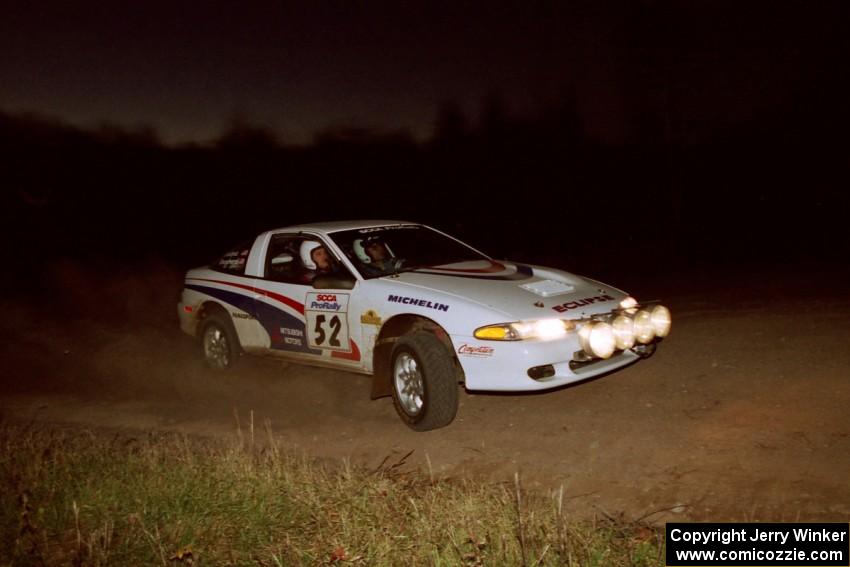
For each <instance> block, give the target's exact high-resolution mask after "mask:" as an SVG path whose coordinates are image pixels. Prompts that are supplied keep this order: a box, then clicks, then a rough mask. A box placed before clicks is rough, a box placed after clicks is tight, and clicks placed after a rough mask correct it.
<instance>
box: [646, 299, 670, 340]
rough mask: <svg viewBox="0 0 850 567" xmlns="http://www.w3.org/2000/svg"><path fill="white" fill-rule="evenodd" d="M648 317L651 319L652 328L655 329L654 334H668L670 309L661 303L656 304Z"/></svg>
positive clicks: (659, 335)
mask: <svg viewBox="0 0 850 567" xmlns="http://www.w3.org/2000/svg"><path fill="white" fill-rule="evenodd" d="M649 319H650V321H652V328H653V329H654V330H655V336H656V337H661V338H664V337H666V336H667V335H669V334H670V325H671V323H672V320H671V319H670V310H669V309H667V308H666V307H664V306H663V305H656V306H655V307H654V308H653V309H652V312H651V313H650V314H649Z"/></svg>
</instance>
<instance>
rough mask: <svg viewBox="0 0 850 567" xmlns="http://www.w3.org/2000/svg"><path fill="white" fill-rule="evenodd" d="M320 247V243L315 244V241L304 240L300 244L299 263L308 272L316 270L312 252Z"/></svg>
mask: <svg viewBox="0 0 850 567" xmlns="http://www.w3.org/2000/svg"><path fill="white" fill-rule="evenodd" d="M320 246H322V243H321V242H316V241H315V240H305V241H304V242H302V243H301V248H300V250H299V255H300V256H301V263H302V264H304V267H305V268H307V269H308V270H316V269H318V268H317V266H316V262H314V261H313V250H315V249H316V248H319V247H320Z"/></svg>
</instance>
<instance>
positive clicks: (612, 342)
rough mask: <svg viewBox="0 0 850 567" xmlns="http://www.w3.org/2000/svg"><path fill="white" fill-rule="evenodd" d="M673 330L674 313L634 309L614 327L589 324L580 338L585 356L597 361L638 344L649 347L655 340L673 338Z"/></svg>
mask: <svg viewBox="0 0 850 567" xmlns="http://www.w3.org/2000/svg"><path fill="white" fill-rule="evenodd" d="M670 326H671V317H670V310H669V309H667V308H666V307H664V306H663V305H656V306H655V307H653V308H651V309H649V308H647V309H640V310H635V309H631V308H630V311H629V312H627V313H621V314H619V315H617V316H616V317H615V318H614V320H613V321H611V322H610V323H607V322H603V321H589V322H588V323H586V324H585V325H584V326H582V327H581V328H580V329H579V331H578V336H579V342H580V343H581V348H582V349H583V350H584V352H585V353H587V354H589V355H590V356H593V357H596V358H610V357H611V356H612V355H613V354H614V352H615V351H617V350H629V349H631V348H634V347H635V345H636V343H637V344H640V345H648V344H650V343H651V342H652V341H653V340H654V339H655V338H659V339H662V338H664V337H666V336H667V335H669V334H670ZM641 348H644V347H641Z"/></svg>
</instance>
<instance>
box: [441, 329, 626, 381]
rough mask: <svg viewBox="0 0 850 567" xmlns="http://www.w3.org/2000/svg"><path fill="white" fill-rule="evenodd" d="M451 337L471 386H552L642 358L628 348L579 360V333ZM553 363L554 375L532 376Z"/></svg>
mask: <svg viewBox="0 0 850 567" xmlns="http://www.w3.org/2000/svg"><path fill="white" fill-rule="evenodd" d="M451 339H452V342H453V344H454V348H455V352H456V353H457V356H458V360H459V361H460V364H461V366H462V367H463V371H464V375H465V377H466V388H467V389H469V390H490V391H505V392H521V391H534V390H548V389H551V388H557V387H559V386H564V385H566V384H572V383H573V382H579V381H581V380H586V379H588V378H592V377H594V376H598V375H600V374H605V373H607V372H611V371H613V370H616V369H618V368H622V367H624V366H628V365H629V364H632V363H633V362H636V361H638V360H640V358H641V356H640V355H639V354H637V353H636V352H634V351H632V350H626V351H617V352H616V353H615V354H614V355H613V356H612V357H611V358H607V359H595V360H592V361H590V362H588V363H584V364H575V361H574V357H573V354H574V353H575V352H577V351H580V350H581V345H580V344H579V340H578V336H577V334H576V333H571V334H570V335H569V336H568V337H566V338H564V339H561V340H555V341H539V340H528V341H481V340H478V339H475V338H474V337H466V336H459V335H455V336H452V337H451ZM571 363H572V364H571ZM550 365H551V369H552V370H554V373H553V374H552V375H551V376H546V377H542V378H538V379H535V378H532V377H531V376H529V370H530V369H536V368H540V367H548V366H550ZM533 373H534V372H532V374H533Z"/></svg>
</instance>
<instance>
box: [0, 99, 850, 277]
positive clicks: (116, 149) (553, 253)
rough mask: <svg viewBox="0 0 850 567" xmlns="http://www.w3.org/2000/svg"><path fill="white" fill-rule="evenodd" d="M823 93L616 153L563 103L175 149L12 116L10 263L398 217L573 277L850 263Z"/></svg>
mask: <svg viewBox="0 0 850 567" xmlns="http://www.w3.org/2000/svg"><path fill="white" fill-rule="evenodd" d="M818 92H822V91H818ZM818 96H819V97H820V98H814V97H808V98H805V97H798V98H797V99H796V100H795V101H794V103H793V104H792V105H791V106H790V107H787V108H784V109H782V112H781V113H774V114H772V115H763V116H760V117H759V118H758V119H755V120H753V121H751V122H749V123H745V124H740V125H738V126H737V127H735V128H732V129H727V130H724V131H714V132H712V133H711V135H710V136H705V137H702V138H700V139H697V140H693V139H686V138H685V137H684V136H682V135H681V132H682V128H684V126H683V125H682V124H681V123H677V118H676V117H677V113H676V111H675V108H674V109H672V111H671V108H669V107H667V108H664V109H662V112H661V114H659V116H658V117H657V118H658V119H657V120H654V121H650V122H651V123H652V124H654V126H652V127H649V128H644V129H641V128H638V129H637V131H638V133H639V134H638V135H637V136H635V137H633V139H630V140H627V141H625V142H622V143H618V144H613V143H603V142H599V141H594V140H592V139H590V138H588V137H587V136H586V135H585V134H584V133H583V132H582V130H581V126H580V118H581V117H580V116H579V115H578V112H577V110H576V105H575V103H574V101H572V100H571V99H570V98H569V97H566V98H565V99H564V101H562V103H561V104H560V105H556V106H554V107H551V108H547V109H545V110H544V111H542V112H540V113H538V114H537V115H535V116H525V117H522V118H519V117H512V116H509V115H508V114H507V113H506V112H504V110H503V108H502V106H501V105H500V102H499V99H498V97H497V96H493V97H491V98H489V99H487V100H486V101H485V103H484V105H483V108H482V112H481V118H480V120H478V121H475V122H474V123H473V121H471V120H470V119H469V118H468V117H467V116H465V115H464V113H463V111H461V110H460V108H459V107H458V106H456V105H454V104H451V103H447V104H444V105H443V106H442V107H441V108H440V110H439V112H438V114H437V117H436V120H435V127H434V134H433V136H432V138H431V139H429V140H427V141H425V142H422V141H416V140H414V139H413V138H412V137H411V136H410V135H409V134H408V133H406V132H405V131H403V130H399V131H397V132H389V133H386V132H377V131H372V130H369V129H337V130H328V131H324V132H321V133H319V134H317V136H316V137H315V140H314V142H313V143H312V144H311V145H309V146H291V145H286V144H283V143H281V142H280V141H279V140H278V139H277V137H276V136H275V134H274V133H272V132H270V131H268V130H266V129H264V128H262V127H256V126H251V125H245V124H240V125H235V126H234V127H232V128H231V129H229V130H228V131H226V132H224V133H223V134H222V135H221V137H220V138H219V139H218V140H217V141H216V142H215V143H212V144H208V145H190V144H187V145H183V146H179V147H168V146H165V145H163V144H162V143H160V142H159V140H158V138H157V134H156V132H154V131H153V130H152V129H143V130H134V131H131V130H126V129H122V128H119V127H115V126H111V127H102V128H100V129H93V130H86V129H81V128H78V127H73V126H70V125H68V124H65V123H62V122H59V121H56V120H51V119H47V118H44V117H40V116H34V115H21V114H11V113H0V156H2V157H0V179H1V180H2V186H3V187H4V195H3V207H2V209H3V211H4V212H3V217H4V218H3V225H4V232H5V239H4V240H5V242H6V245H7V254H6V257H7V261H8V262H9V264H8V265H10V266H15V267H17V268H18V269H21V268H22V267H23V266H26V265H31V264H33V263H36V264H37V263H43V262H50V261H51V260H53V259H57V258H80V259H85V258H97V259H102V260H103V261H105V262H119V263H120V262H121V261H125V260H134V259H139V258H144V257H149V256H157V257H160V258H163V259H165V260H167V261H170V262H175V263H178V264H180V265H184V266H188V265H192V264H198V263H203V262H205V261H207V260H209V259H211V258H212V257H213V256H215V255H216V254H217V253H218V252H219V251H220V250H222V249H223V248H224V247H225V246H227V245H228V244H229V243H231V242H233V241H235V240H238V239H242V238H247V237H251V236H253V235H254V234H256V233H257V232H259V231H261V230H264V229H267V228H273V227H278V226H285V225H288V224H293V223H299V222H310V221H321V220H337V219H353V218H394V219H395V218H398V219H409V220H414V221H422V222H426V223H429V224H432V225H434V226H437V227H439V228H442V229H445V230H447V231H449V232H450V233H453V234H456V235H457V236H459V237H461V238H463V239H465V240H467V241H468V242H470V243H472V244H474V245H476V246H478V247H480V248H481V249H483V250H484V251H487V252H490V253H492V254H493V255H496V256H500V257H510V258H515V259H522V260H525V261H529V262H540V263H549V264H554V265H559V266H564V267H567V268H572V269H587V270H590V269H600V268H601V269H603V270H606V269H607V270H609V271H614V270H616V269H618V268H620V269H632V268H635V267H639V266H641V265H642V264H643V263H644V262H645V261H646V260H647V259H651V260H652V261H653V262H655V263H656V265H658V266H659V269H676V268H677V267H682V266H689V265H697V264H706V265H707V264H712V265H720V264H733V263H737V262H754V261H760V262H794V261H797V260H802V259H810V258H814V259H821V260H825V261H836V262H837V261H846V259H847V257H848V253H847V246H846V236H845V230H846V229H845V227H844V226H845V224H846V220H845V216H846V211H847V204H848V198H847V190H846V180H847V176H846V171H845V170H846V165H845V162H846V157H845V156H844V153H845V151H844V148H845V146H846V135H847V126H848V122H849V121H848V113H847V111H846V110H843V106H842V105H841V104H840V103H838V102H837V101H836V100H835V98H837V97H838V94H835V95H827V96H832V97H833V98H830V99H829V100H824V99H823V95H818ZM664 113H666V117H667V121H666V122H665V121H664V120H663V117H662V114H664Z"/></svg>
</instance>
